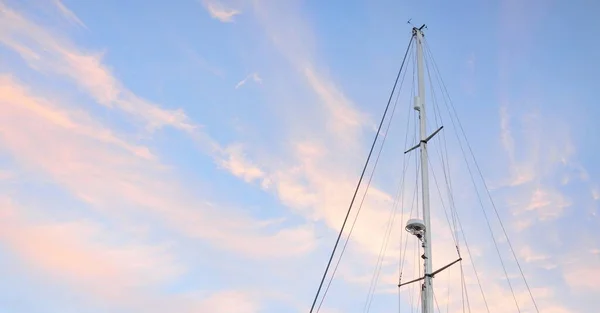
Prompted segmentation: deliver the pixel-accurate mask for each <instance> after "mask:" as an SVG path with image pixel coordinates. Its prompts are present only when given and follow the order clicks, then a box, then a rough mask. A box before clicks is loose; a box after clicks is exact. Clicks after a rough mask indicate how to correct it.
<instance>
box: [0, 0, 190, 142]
mask: <svg viewBox="0 0 600 313" xmlns="http://www.w3.org/2000/svg"><path fill="white" fill-rule="evenodd" d="M0 8H2V13H0V17H1V18H0V25H2V27H4V29H5V32H4V33H3V35H2V36H0V41H1V42H2V43H4V44H6V45H7V46H9V47H11V48H14V49H15V50H16V51H17V52H19V53H21V56H22V57H23V59H24V60H25V61H27V62H28V64H29V65H30V66H31V67H32V68H34V69H36V70H40V71H49V72H51V73H54V74H59V75H63V76H65V77H67V78H69V79H71V80H72V81H73V82H74V83H76V84H77V85H78V86H79V87H80V88H82V89H83V90H85V91H86V92H89V94H90V95H91V96H92V97H93V98H94V99H95V100H96V101H97V102H98V103H100V104H102V105H105V106H108V107H116V108H118V109H121V110H123V111H124V112H126V113H128V114H132V115H133V116H135V117H136V118H138V119H140V120H141V121H142V122H144V123H145V124H146V125H147V127H148V129H156V128H160V127H162V126H167V125H168V126H172V127H175V128H178V129H182V130H186V131H191V130H193V129H194V128H195V127H196V126H195V125H193V124H192V123H190V122H189V119H188V117H187V116H186V114H185V113H184V112H183V111H182V110H164V109H161V108H160V107H158V106H157V105H156V104H153V103H150V102H148V101H146V100H144V99H141V98H140V97H138V96H137V95H135V94H134V93H132V92H131V91H130V90H128V89H127V88H125V87H124V86H123V84H122V83H121V82H120V81H118V80H117V79H116V78H115V77H114V76H113V75H112V73H111V71H110V70H109V68H108V67H107V66H106V65H104V64H103V63H102V55H101V54H90V53H85V52H83V51H82V50H81V49H79V48H78V47H77V46H75V45H74V44H73V43H71V42H69V41H68V40H66V39H62V38H61V37H59V36H56V35H54V34H52V33H50V32H48V31H47V30H45V29H44V28H43V27H41V26H39V25H37V24H35V23H33V22H31V21H30V20H28V19H26V18H24V17H23V16H21V15H20V14H18V13H16V12H14V11H13V10H11V9H10V8H8V7H6V6H4V5H0ZM17 47H20V48H18V49H17ZM23 52H26V53H23Z"/></svg>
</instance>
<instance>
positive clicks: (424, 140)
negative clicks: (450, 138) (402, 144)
mask: <svg viewBox="0 0 600 313" xmlns="http://www.w3.org/2000/svg"><path fill="white" fill-rule="evenodd" d="M442 128H444V126H443V125H442V126H440V128H438V129H437V130H436V131H434V132H433V134H431V135H429V136H427V138H425V139H423V140H421V141H420V142H419V143H418V144H417V145H415V146H414V147H412V148H410V149H408V150H406V151H404V154H407V153H409V152H411V151H413V150H415V149H416V148H418V147H420V146H421V144H422V143H428V142H429V140H430V139H431V138H433V136H435V135H437V133H439V132H440V130H442Z"/></svg>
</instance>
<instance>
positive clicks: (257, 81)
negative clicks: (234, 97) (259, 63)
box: [235, 73, 262, 89]
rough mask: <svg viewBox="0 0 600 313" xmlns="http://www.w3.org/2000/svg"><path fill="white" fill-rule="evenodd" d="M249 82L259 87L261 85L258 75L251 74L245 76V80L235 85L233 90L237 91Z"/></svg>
mask: <svg viewBox="0 0 600 313" xmlns="http://www.w3.org/2000/svg"><path fill="white" fill-rule="evenodd" d="M249 80H252V81H253V82H255V83H257V84H259V85H261V84H262V78H260V76H258V73H252V74H250V75H248V76H246V78H244V79H242V80H240V81H239V82H238V83H237V84H236V85H235V89H238V88H240V87H242V86H244V85H245V84H246V83H247V82H248V81H249Z"/></svg>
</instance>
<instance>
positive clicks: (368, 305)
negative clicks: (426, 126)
mask: <svg viewBox="0 0 600 313" xmlns="http://www.w3.org/2000/svg"><path fill="white" fill-rule="evenodd" d="M405 78H406V71H404V76H402V81H401V82H400V87H399V88H398V90H402V86H403V85H404V79H405ZM399 98H400V92H398V95H397V96H396V101H395V102H394V106H393V107H392V113H391V114H390V119H389V123H388V125H387V128H386V130H385V135H384V137H383V140H382V143H381V148H380V150H379V153H378V155H377V159H376V163H375V164H377V161H378V160H379V156H380V155H381V151H382V150H383V145H384V144H385V140H386V138H387V135H388V133H389V130H390V126H391V125H392V120H393V118H394V113H395V112H396V107H397V105H398V99H399ZM405 136H406V137H407V136H408V134H406V135H405ZM404 159H405V158H403V162H402V163H403V164H402V172H403V173H404V171H405V170H406V167H405V165H404ZM374 173H375V167H374V168H373V173H371V178H369V182H370V180H371V179H372V178H373V174H374ZM403 189H404V175H403V178H402V180H401V182H400V184H399V186H398V192H397V197H396V199H395V201H394V203H393V204H392V208H391V210H390V220H389V223H388V225H387V228H386V231H385V236H384V239H383V242H382V243H381V248H380V249H379V255H378V257H377V262H376V266H375V269H374V271H373V276H372V278H371V285H370V286H369V293H368V294H367V300H366V301H365V306H364V312H369V311H370V309H371V303H372V302H373V298H374V296H375V290H376V289H377V283H378V282H379V275H380V274H381V267H382V266H383V259H384V258H385V254H386V252H387V248H388V244H389V240H390V236H391V233H392V229H393V227H394V222H395V220H396V215H397V212H398V201H399V198H400V197H401V190H403ZM364 196H366V192H365V195H364ZM364 196H363V199H362V201H364ZM362 201H361V205H360V206H361V207H362ZM355 221H356V220H355Z"/></svg>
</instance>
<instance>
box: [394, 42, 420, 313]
mask: <svg viewBox="0 0 600 313" xmlns="http://www.w3.org/2000/svg"><path fill="white" fill-rule="evenodd" d="M411 53H412V50H411ZM412 83H413V86H412V87H414V83H415V80H414V69H413V80H412ZM412 87H411V88H410V90H411V94H412V93H413V92H414V88H412ZM399 95H400V93H398V96H399ZM407 110H408V111H407V113H406V119H407V121H406V130H405V132H404V148H405V149H406V148H408V147H407V146H408V130H409V128H410V121H411V118H410V115H411V111H410V105H408V106H407ZM415 138H416V134H415ZM410 158H411V155H410V154H409V155H408V161H406V154H402V164H403V165H402V167H403V170H402V181H403V182H404V181H405V179H406V169H407V168H408V164H409V163H410ZM405 166H406V167H405ZM404 200H405V198H404V188H402V189H401V190H400V205H402V213H401V217H400V225H404ZM412 209H413V208H412V202H411V212H410V214H409V216H410V215H411V214H412ZM403 237H404V232H403V231H400V242H399V246H398V253H399V255H398V284H400V283H401V282H402V269H403V267H404V264H403V263H404V262H403V260H404V258H403V257H402V256H403V255H404V254H406V243H408V236H407V240H406V242H405V244H404V251H402V242H403V241H402V239H403ZM400 312H402V292H401V290H400V288H398V313H400Z"/></svg>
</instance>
